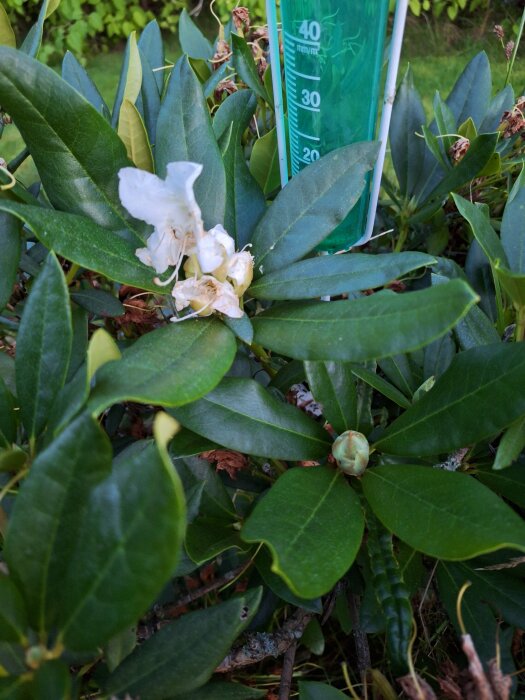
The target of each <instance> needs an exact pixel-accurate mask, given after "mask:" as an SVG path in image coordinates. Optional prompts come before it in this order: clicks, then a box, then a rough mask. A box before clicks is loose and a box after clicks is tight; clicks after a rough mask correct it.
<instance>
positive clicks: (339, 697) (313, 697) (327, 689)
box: [299, 681, 348, 700]
mask: <svg viewBox="0 0 525 700" xmlns="http://www.w3.org/2000/svg"><path fill="white" fill-rule="evenodd" d="M299 700H348V695H345V694H344V693H343V692H341V691H340V690H337V688H334V687H332V686H331V685H326V683H319V682H318V681H299Z"/></svg>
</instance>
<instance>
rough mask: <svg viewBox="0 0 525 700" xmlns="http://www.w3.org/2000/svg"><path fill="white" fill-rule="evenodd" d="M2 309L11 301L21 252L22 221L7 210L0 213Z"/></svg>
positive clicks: (0, 294)
mask: <svg viewBox="0 0 525 700" xmlns="http://www.w3.org/2000/svg"><path fill="white" fill-rule="evenodd" d="M0 250H1V251H2V256H1V257H0V311H1V310H2V309H3V308H4V307H5V305H6V304H7V302H8V301H9V297H10V296H11V293H12V291H13V285H14V283H15V280H16V273H17V269H18V262H19V260H20V252H21V237H20V222H19V221H18V219H17V218H16V217H14V216H11V215H10V214H8V213H7V212H2V213H0Z"/></svg>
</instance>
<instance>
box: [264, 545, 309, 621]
mask: <svg viewBox="0 0 525 700" xmlns="http://www.w3.org/2000/svg"><path fill="white" fill-rule="evenodd" d="M255 566H256V567H257V571H258V572H259V573H260V575H261V578H262V580H263V581H264V583H265V584H266V585H267V586H268V588H270V589H271V590H272V591H273V592H274V593H275V595H276V596H278V597H279V598H281V599H282V600H284V601H285V602H286V603H289V604H290V605H294V606H295V607H296V608H303V609H304V610H309V611H310V612H313V613H316V614H317V615H320V614H321V613H322V611H323V606H322V600H321V598H313V599H312V600H306V599H305V598H299V596H296V595H295V594H294V593H292V591H291V590H290V588H289V587H288V586H287V585H286V583H285V582H284V580H283V579H282V578H281V577H280V576H279V575H278V574H276V573H274V572H273V571H272V555H271V554H270V551H269V549H268V548H267V547H263V548H262V549H260V550H258V551H257V556H256V559H255Z"/></svg>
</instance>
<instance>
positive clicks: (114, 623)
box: [55, 414, 186, 651]
mask: <svg viewBox="0 0 525 700" xmlns="http://www.w3.org/2000/svg"><path fill="white" fill-rule="evenodd" d="M159 415H161V416H162V414H159ZM162 417H163V418H164V420H169V419H168V417H167V416H166V415H165V414H164V415H163V416H162ZM160 420H161V419H160V418H157V419H156V423H155V426H154V432H156V433H157V440H156V441H150V442H144V443H138V444H137V443H135V444H134V445H132V446H131V448H129V449H128V450H126V451H124V452H122V453H120V454H119V456H118V457H117V459H116V460H115V461H114V463H113V469H112V472H111V474H110V475H109V477H108V478H106V479H104V481H102V482H100V483H99V484H97V485H96V486H95V487H94V488H93V490H92V491H91V493H90V497H89V502H88V507H87V508H86V510H85V512H84V513H83V517H82V522H81V526H80V528H79V531H78V533H77V537H76V542H75V549H74V552H73V553H72V555H71V557H70V558H69V559H68V560H67V562H66V563H67V569H66V572H65V573H66V575H65V576H64V580H63V582H62V584H61V590H62V594H61V595H60V596H57V594H56V591H55V596H56V597H57V599H58V601H59V606H60V607H59V620H58V629H59V630H60V634H61V637H62V638H63V640H64V644H65V645H66V647H68V648H70V649H72V650H75V651H88V650H93V649H95V648H96V647H97V646H99V645H101V644H103V643H104V642H107V641H108V639H110V638H111V637H112V636H114V635H115V634H116V633H117V632H119V631H121V630H122V629H124V628H125V627H127V626H128V625H131V624H133V623H135V622H136V620H137V618H138V617H140V615H142V614H143V613H144V612H145V611H146V609H147V608H148V606H149V605H151V603H152V602H153V601H154V600H155V598H156V596H158V595H159V593H160V592H161V590H162V588H163V587H164V586H165V585H166V583H167V581H168V580H169V578H170V576H171V574H172V573H173V571H174V570H175V567H176V565H177V561H178V559H179V553H180V550H181V546H182V540H183V537H184V530H185V525H186V512H185V510H186V509H185V503H184V494H183V490H182V484H181V483H180V480H179V478H178V476H177V474H176V473H175V471H174V469H173V467H172V465H171V462H170V460H169V457H168V454H167V452H166V449H165V445H164V441H165V440H166V439H167V438H168V437H169V436H164V435H161V434H160V433H161V430H160V427H157V426H159V423H160ZM168 427H169V428H170V429H171V426H168Z"/></svg>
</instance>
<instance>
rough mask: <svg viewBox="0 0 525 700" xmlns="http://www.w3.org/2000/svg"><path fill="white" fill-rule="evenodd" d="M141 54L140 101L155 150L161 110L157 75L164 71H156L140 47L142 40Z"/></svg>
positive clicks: (149, 137) (150, 140)
mask: <svg viewBox="0 0 525 700" xmlns="http://www.w3.org/2000/svg"><path fill="white" fill-rule="evenodd" d="M139 56H140V62H141V65H142V86H141V89H140V97H139V100H138V102H140V103H141V104H142V113H143V118H144V125H145V126H146V131H147V134H148V139H149V142H150V144H151V145H152V150H154V146H155V141H156V139H157V120H158V117H159V111H160V92H159V86H158V83H157V75H158V74H159V73H162V71H158V72H157V73H156V72H155V71H154V68H153V66H152V65H151V63H150V62H149V59H148V57H147V55H146V54H145V53H144V52H143V51H142V49H141V48H140V41H139Z"/></svg>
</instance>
